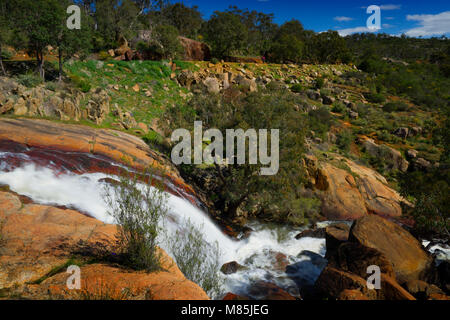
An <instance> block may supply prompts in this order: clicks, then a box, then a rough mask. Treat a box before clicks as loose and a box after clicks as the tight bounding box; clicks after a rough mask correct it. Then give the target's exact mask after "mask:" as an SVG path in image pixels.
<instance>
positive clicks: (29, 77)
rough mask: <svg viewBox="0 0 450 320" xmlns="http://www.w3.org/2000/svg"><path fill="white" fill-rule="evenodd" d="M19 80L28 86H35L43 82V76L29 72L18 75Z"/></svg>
mask: <svg viewBox="0 0 450 320" xmlns="http://www.w3.org/2000/svg"><path fill="white" fill-rule="evenodd" d="M17 82H18V83H20V84H21V85H23V86H25V87H27V88H34V87H36V86H38V85H40V84H41V83H42V79H41V77H39V76H37V75H35V74H32V73H29V74H21V75H19V76H17Z"/></svg>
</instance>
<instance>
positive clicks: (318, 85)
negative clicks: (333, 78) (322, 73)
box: [314, 78, 325, 89]
mask: <svg viewBox="0 0 450 320" xmlns="http://www.w3.org/2000/svg"><path fill="white" fill-rule="evenodd" d="M324 84H325V80H323V78H317V79H316V83H315V86H314V87H315V88H316V89H322V88H323V85H324Z"/></svg>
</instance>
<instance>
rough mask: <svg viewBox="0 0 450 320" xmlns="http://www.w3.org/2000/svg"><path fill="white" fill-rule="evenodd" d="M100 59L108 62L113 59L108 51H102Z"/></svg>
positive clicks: (99, 54)
mask: <svg viewBox="0 0 450 320" xmlns="http://www.w3.org/2000/svg"><path fill="white" fill-rule="evenodd" d="M98 59H99V60H102V61H103V60H108V59H111V56H110V55H109V53H108V52H106V51H100V52H99V53H98Z"/></svg>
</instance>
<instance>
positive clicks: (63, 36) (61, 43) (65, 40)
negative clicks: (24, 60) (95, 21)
mask: <svg viewBox="0 0 450 320" xmlns="http://www.w3.org/2000/svg"><path fill="white" fill-rule="evenodd" d="M60 3H61V5H62V9H63V10H64V9H65V8H67V7H68V6H69V5H70V4H71V3H72V1H70V0H60ZM66 19H67V17H66V16H63V19H62V21H61V24H62V25H63V27H62V28H61V29H60V32H59V34H58V37H57V39H56V45H57V47H58V65H59V81H61V80H62V74H63V63H64V60H65V59H66V58H68V57H71V56H72V55H73V54H74V53H76V52H79V53H80V52H82V53H87V52H88V51H89V50H90V49H91V45H92V44H91V36H92V33H91V30H92V24H91V21H90V18H89V17H88V16H87V15H86V14H85V13H84V12H82V15H81V29H79V30H78V29H73V30H70V29H69V28H66V27H65V24H66Z"/></svg>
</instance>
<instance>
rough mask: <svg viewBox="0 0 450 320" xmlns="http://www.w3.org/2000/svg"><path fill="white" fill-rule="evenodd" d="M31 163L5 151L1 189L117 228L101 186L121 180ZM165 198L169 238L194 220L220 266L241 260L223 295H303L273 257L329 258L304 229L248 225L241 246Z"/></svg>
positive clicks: (310, 269) (178, 201)
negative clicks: (260, 286) (269, 291)
mask: <svg viewBox="0 0 450 320" xmlns="http://www.w3.org/2000/svg"><path fill="white" fill-rule="evenodd" d="M12 156H14V159H16V160H17V159H19V160H20V161H19V162H16V163H15V165H14V166H10V165H9V164H8V162H7V160H8V159H11V157H12ZM31 160H32V159H30V157H29V156H28V155H26V154H20V153H17V154H11V153H6V152H3V153H1V152H0V161H1V162H0V184H5V185H8V186H9V187H10V190H12V191H14V192H16V193H18V194H21V195H24V196H27V197H29V198H31V199H33V201H35V202H37V203H41V204H47V205H58V206H65V207H69V208H74V209H76V210H79V211H81V212H84V213H87V214H89V215H91V216H92V217H94V218H96V219H98V220H100V221H103V222H105V223H109V224H110V223H114V219H113V218H112V217H111V216H110V215H109V214H108V208H107V205H106V203H105V201H104V194H103V192H104V190H105V183H104V182H102V180H103V179H105V178H113V179H114V178H116V177H115V176H114V175H110V174H105V173H100V172H93V173H82V174H76V173H72V172H70V171H68V170H58V168H57V166H52V163H51V162H50V163H47V164H46V165H45V166H42V162H38V163H39V164H36V163H34V162H33V161H31ZM166 195H167V206H168V216H167V217H166V219H165V221H164V223H163V225H162V226H163V228H165V231H166V233H167V234H168V235H169V236H170V234H172V232H174V231H176V230H177V228H179V226H180V225H181V224H182V222H183V220H190V221H191V222H192V223H193V224H194V225H196V226H198V227H201V230H202V233H203V236H204V239H205V241H207V242H208V243H215V242H217V243H218V244H219V248H220V251H221V254H222V255H221V263H226V262H230V261H237V262H238V263H239V264H241V265H244V266H245V267H246V269H245V270H243V271H239V272H237V273H235V274H231V275H228V276H225V275H223V278H224V288H223V292H224V293H225V292H227V291H231V292H234V293H237V294H246V293H247V288H248V286H249V285H250V284H251V283H252V282H253V281H260V280H264V281H271V282H275V283H276V284H277V285H279V286H281V287H283V288H285V289H287V290H289V292H290V293H291V294H293V295H298V287H297V285H296V283H295V281H294V280H293V279H292V278H291V277H289V276H287V274H286V272H285V270H284V269H283V268H277V267H274V265H276V261H275V260H276V259H275V258H274V257H275V256H276V255H277V254H279V255H282V256H283V257H284V258H283V259H285V261H286V263H288V264H296V263H299V262H301V261H303V262H305V261H306V262H308V261H309V260H311V257H309V256H308V255H301V252H302V251H303V250H308V251H312V252H315V253H317V254H318V255H321V256H323V255H324V254H325V240H324V239H313V238H302V239H300V240H296V239H295V234H296V233H298V232H299V231H300V230H299V229H297V230H295V229H292V228H288V227H283V226H269V225H265V224H261V223H258V222H253V223H250V224H249V226H250V227H251V228H252V229H253V230H254V231H253V232H252V233H251V235H250V237H248V238H247V239H245V240H241V241H237V240H235V239H232V238H230V237H228V236H227V235H225V234H224V233H223V232H222V231H221V230H220V228H219V227H218V226H217V225H216V224H215V223H214V222H213V221H212V220H211V219H210V218H209V217H208V215H207V214H206V213H205V212H203V211H202V210H200V209H199V208H197V207H195V206H194V205H192V204H191V203H190V202H189V201H188V200H186V199H183V198H181V197H178V196H175V195H173V194H171V193H167V194H166ZM161 246H162V247H163V248H164V249H165V250H166V251H168V253H169V254H170V249H169V248H167V247H166V246H165V245H164V243H161ZM299 254H300V256H299ZM302 266H303V267H302V268H300V269H299V270H297V271H296V272H297V273H298V274H299V276H300V278H302V279H310V280H311V281H312V282H313V281H315V279H316V278H317V277H318V275H319V274H320V271H321V267H320V266H317V265H315V264H313V263H309V264H308V263H306V264H303V265H302Z"/></svg>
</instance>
